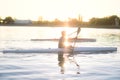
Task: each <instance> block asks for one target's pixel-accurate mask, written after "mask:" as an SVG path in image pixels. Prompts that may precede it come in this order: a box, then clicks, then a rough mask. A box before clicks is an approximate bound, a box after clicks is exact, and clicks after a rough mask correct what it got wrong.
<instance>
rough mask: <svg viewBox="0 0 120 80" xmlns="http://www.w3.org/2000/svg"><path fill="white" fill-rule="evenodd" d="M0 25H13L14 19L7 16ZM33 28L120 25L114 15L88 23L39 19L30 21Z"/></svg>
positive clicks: (78, 20)
mask: <svg viewBox="0 0 120 80" xmlns="http://www.w3.org/2000/svg"><path fill="white" fill-rule="evenodd" d="M0 24H3V25H4V24H13V25H14V24H15V19H13V18H12V17H10V16H8V17H6V18H5V19H2V18H0ZM32 25H33V26H72V27H74V26H82V27H83V26H86V27H87V26H88V27H90V26H91V27H94V26H95V27H98V26H102V27H108V28H109V27H110V26H112V27H113V26H115V27H119V25H120V18H119V17H118V16H116V15H112V16H108V17H103V18H91V19H90V20H89V21H88V22H84V21H82V18H80V17H78V18H68V20H67V21H61V20H59V19H57V18H56V19H55V20H53V21H48V20H42V18H41V19H39V20H38V21H32Z"/></svg>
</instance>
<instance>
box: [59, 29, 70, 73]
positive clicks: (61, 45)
mask: <svg viewBox="0 0 120 80" xmlns="http://www.w3.org/2000/svg"><path fill="white" fill-rule="evenodd" d="M61 35H62V36H61V37H60V39H59V43H58V48H68V47H69V48H70V47H71V46H68V45H67V46H66V45H65V43H66V42H67V34H66V31H62V32H61ZM65 58H66V56H65V54H64V52H58V65H59V66H60V67H61V73H62V74H64V63H65Z"/></svg>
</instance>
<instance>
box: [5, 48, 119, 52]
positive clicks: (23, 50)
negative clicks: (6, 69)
mask: <svg viewBox="0 0 120 80" xmlns="http://www.w3.org/2000/svg"><path fill="white" fill-rule="evenodd" d="M113 51H117V48H116V47H77V48H74V53H81V52H113ZM58 52H71V49H61V48H49V49H41V48H40V49H9V50H3V53H58Z"/></svg>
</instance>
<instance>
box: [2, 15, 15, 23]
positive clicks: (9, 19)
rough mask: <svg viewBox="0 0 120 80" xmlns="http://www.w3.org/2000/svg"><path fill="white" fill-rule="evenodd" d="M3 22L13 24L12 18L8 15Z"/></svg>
mask: <svg viewBox="0 0 120 80" xmlns="http://www.w3.org/2000/svg"><path fill="white" fill-rule="evenodd" d="M3 23H4V24H13V23H14V19H12V17H10V16H8V17H6V18H5V19H4V20H3Z"/></svg>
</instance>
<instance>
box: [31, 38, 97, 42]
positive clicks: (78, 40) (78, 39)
mask: <svg viewBox="0 0 120 80" xmlns="http://www.w3.org/2000/svg"><path fill="white" fill-rule="evenodd" d="M74 40H75V38H70V39H69V41H70V42H72V41H74ZM31 41H59V39H57V38H54V39H31ZM76 42H96V39H92V38H77V39H76Z"/></svg>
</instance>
